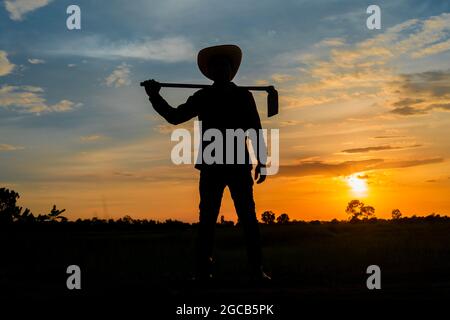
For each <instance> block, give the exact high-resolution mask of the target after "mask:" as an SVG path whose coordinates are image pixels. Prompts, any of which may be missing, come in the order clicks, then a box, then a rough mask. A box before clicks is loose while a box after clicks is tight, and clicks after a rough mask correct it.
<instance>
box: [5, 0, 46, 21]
mask: <svg viewBox="0 0 450 320" xmlns="http://www.w3.org/2000/svg"><path fill="white" fill-rule="evenodd" d="M51 1H52V0H5V1H4V4H5V8H6V10H7V11H8V12H9V17H10V18H11V19H12V20H15V21H20V20H23V18H24V16H25V15H26V14H27V13H29V12H31V11H34V10H37V9H39V8H42V7H45V6H46V5H48V4H49V3H50V2H51Z"/></svg>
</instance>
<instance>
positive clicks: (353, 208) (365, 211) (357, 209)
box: [345, 200, 375, 221]
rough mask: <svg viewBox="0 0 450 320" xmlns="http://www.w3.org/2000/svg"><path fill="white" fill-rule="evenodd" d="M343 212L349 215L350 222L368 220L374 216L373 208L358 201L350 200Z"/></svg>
mask: <svg viewBox="0 0 450 320" xmlns="http://www.w3.org/2000/svg"><path fill="white" fill-rule="evenodd" d="M345 212H346V213H347V214H349V215H350V220H351V221H357V220H359V218H361V217H362V218H364V219H369V218H371V217H374V216H375V208H374V207H372V206H366V205H364V203H363V202H361V201H359V200H351V201H350V202H349V203H348V205H347V208H346V209H345Z"/></svg>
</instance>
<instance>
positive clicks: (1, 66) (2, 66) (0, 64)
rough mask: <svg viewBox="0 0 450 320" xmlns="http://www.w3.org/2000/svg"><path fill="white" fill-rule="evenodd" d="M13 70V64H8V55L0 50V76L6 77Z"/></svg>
mask: <svg viewBox="0 0 450 320" xmlns="http://www.w3.org/2000/svg"><path fill="white" fill-rule="evenodd" d="M13 69H14V64H12V63H11V62H9V60H8V54H7V53H6V52H5V51H2V50H0V76H6V75H7V74H9V73H10V72H11V71H12V70H13Z"/></svg>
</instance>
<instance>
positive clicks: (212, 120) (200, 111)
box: [150, 82, 266, 169]
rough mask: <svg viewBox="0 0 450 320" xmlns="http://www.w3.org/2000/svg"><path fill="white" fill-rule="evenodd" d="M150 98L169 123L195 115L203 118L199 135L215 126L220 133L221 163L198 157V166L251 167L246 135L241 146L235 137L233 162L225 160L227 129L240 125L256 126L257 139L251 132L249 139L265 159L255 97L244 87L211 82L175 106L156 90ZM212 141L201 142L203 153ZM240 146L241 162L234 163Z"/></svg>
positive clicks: (258, 153) (261, 161) (236, 127)
mask: <svg viewBox="0 0 450 320" xmlns="http://www.w3.org/2000/svg"><path fill="white" fill-rule="evenodd" d="M150 101H151V103H152V105H153V107H154V109H155V110H156V111H157V112H158V113H159V114H160V115H161V116H162V117H164V118H165V119H166V120H167V121H168V122H169V123H171V124H175V125H176V124H180V123H183V122H185V121H188V120H190V119H192V118H194V117H198V120H200V121H201V122H202V137H203V134H204V133H205V131H206V130H208V129H218V130H219V131H220V132H221V133H222V137H223V144H222V145H223V151H222V155H223V161H222V163H214V164H207V163H205V161H202V163H201V164H200V163H198V158H197V164H196V165H195V167H196V168H197V169H204V168H205V167H211V166H221V165H226V166H227V167H230V166H233V167H235V166H238V167H243V166H244V167H248V168H250V169H251V168H252V165H251V161H250V157H249V153H248V149H247V144H246V139H245V140H244V142H243V143H244V146H239V145H238V143H239V142H240V141H239V139H234V164H227V158H226V154H227V148H226V146H227V139H226V137H227V134H226V129H234V130H236V129H242V130H243V131H247V130H248V129H254V130H256V133H257V136H256V139H252V137H251V136H250V139H251V140H252V145H253V146H254V145H258V150H255V148H254V152H255V155H256V157H257V159H258V161H259V162H260V163H262V164H265V163H266V145H265V142H264V139H262V131H261V129H262V127H261V121H260V118H259V114H258V110H257V108H256V103H255V99H254V98H253V95H252V94H251V92H250V91H248V90H247V89H245V88H241V87H238V86H237V85H236V84H234V83H233V82H230V83H227V84H225V85H217V84H216V83H214V84H213V85H212V86H211V87H208V88H205V89H200V90H198V91H196V92H195V93H194V94H193V95H191V96H190V97H189V98H188V99H187V101H186V102H185V103H183V104H181V105H179V106H178V107H177V108H173V107H171V106H170V105H169V104H168V103H167V101H166V100H164V99H163V98H162V97H161V96H160V95H159V94H158V95H155V96H151V97H150ZM202 140H203V139H202ZM212 140H214V139H212ZM254 140H256V141H254ZM212 142H214V141H203V142H202V148H201V150H202V154H203V152H204V151H205V148H206V147H207V146H208V144H209V143H212ZM229 142H230V141H229ZM240 143H242V141H241V142H240ZM239 147H244V152H245V162H244V164H238V163H237V154H236V153H237V150H238V149H239ZM261 148H262V149H261ZM259 149H261V151H259ZM241 150H242V149H241ZM228 152H230V150H228Z"/></svg>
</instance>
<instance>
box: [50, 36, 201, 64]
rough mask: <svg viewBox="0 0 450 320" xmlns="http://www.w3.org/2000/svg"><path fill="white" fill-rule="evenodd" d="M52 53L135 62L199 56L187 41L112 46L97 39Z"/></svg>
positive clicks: (126, 42) (170, 39)
mask: <svg viewBox="0 0 450 320" xmlns="http://www.w3.org/2000/svg"><path fill="white" fill-rule="evenodd" d="M50 51H51V52H53V53H59V54H70V55H80V56H86V57H93V58H107V59H123V58H134V59H142V60H154V61H162V62H179V61H192V59H193V58H194V57H195V54H196V53H195V50H194V46H193V44H192V43H191V42H190V41H189V40H187V39H186V38H184V37H169V38H162V39H156V40H154V39H145V40H141V41H133V42H128V41H119V42H110V41H105V40H103V39H101V38H99V37H97V36H94V37H85V38H83V39H82V40H80V41H72V42H70V43H68V44H67V45H65V46H64V47H61V48H57V49H55V50H50Z"/></svg>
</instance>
